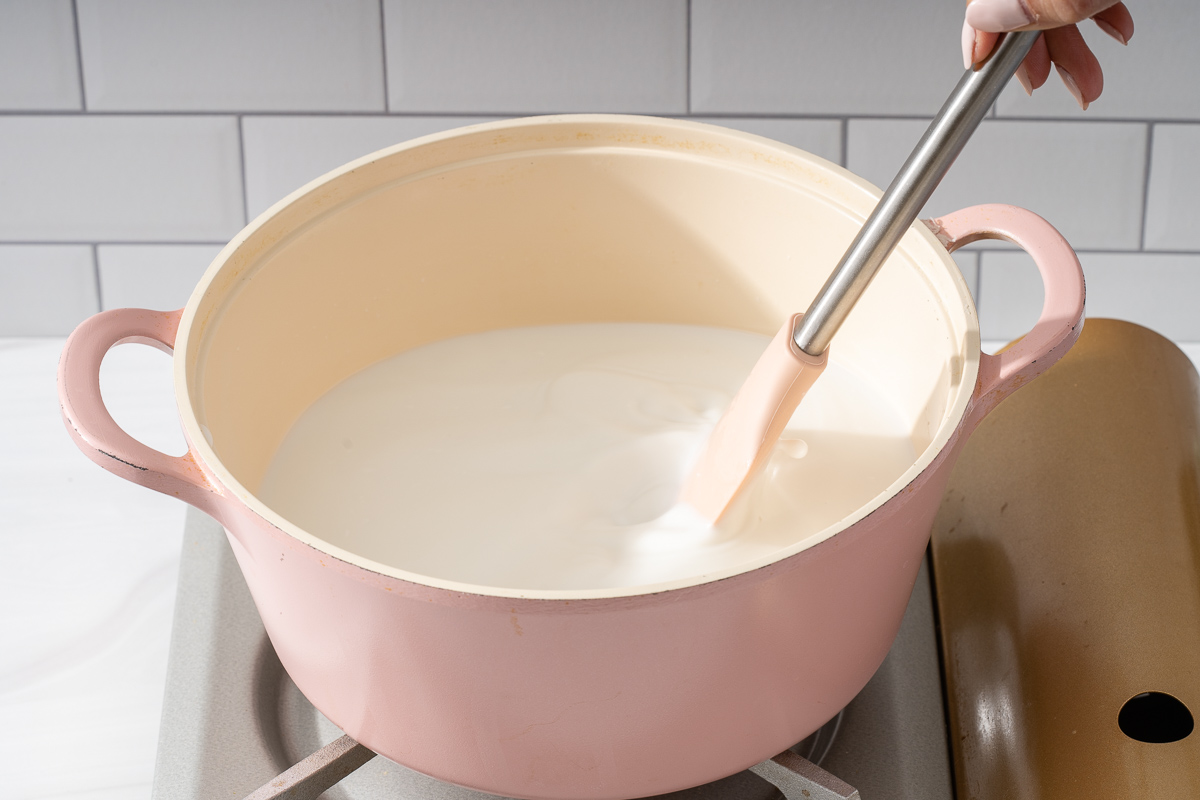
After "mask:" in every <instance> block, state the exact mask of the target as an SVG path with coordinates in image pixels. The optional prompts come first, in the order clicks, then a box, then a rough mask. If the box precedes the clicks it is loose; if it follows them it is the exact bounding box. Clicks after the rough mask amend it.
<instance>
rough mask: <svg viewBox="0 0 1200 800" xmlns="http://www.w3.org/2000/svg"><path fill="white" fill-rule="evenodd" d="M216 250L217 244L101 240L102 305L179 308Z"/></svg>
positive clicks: (98, 257) (160, 308)
mask: <svg viewBox="0 0 1200 800" xmlns="http://www.w3.org/2000/svg"><path fill="white" fill-rule="evenodd" d="M219 252H221V245H180V244H174V245H170V244H157V245H156V244H132V245H116V244H102V245H100V246H99V247H97V248H96V256H97V262H98V264H99V268H100V297H101V300H102V301H103V303H104V308H105V309H109V308H153V309H156V310H159V311H171V310H174V309H176V308H182V307H183V306H184V305H186V304H187V301H188V298H189V297H191V295H192V290H193V289H195V288H196V284H197V283H198V282H199V280H200V276H201V275H203V274H204V270H206V269H207V268H208V265H209V264H210V263H212V260H213V259H214V258H216V257H217V253H219Z"/></svg>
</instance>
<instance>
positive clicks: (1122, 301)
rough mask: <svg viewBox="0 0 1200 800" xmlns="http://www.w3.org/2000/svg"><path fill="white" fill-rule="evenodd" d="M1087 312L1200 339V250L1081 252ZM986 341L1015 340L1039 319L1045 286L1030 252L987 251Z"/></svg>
mask: <svg viewBox="0 0 1200 800" xmlns="http://www.w3.org/2000/svg"><path fill="white" fill-rule="evenodd" d="M1079 261H1080V263H1081V264H1082V265H1083V273H1084V277H1085V279H1086V281H1087V315H1088V316H1089V317H1114V318H1116V319H1124V320H1129V321H1130V322H1136V323H1138V324H1139V325H1144V326H1146V327H1147V328H1151V329H1152V330H1155V331H1158V332H1159V333H1161V334H1162V335H1163V336H1166V337H1168V338H1171V339H1177V340H1182V341H1193V342H1194V341H1200V314H1197V313H1196V306H1197V300H1200V254H1196V255H1176V254H1170V253H1080V254H1079ZM980 292H981V294H982V296H983V299H982V302H981V303H980V317H981V321H982V325H983V338H985V339H1013V338H1015V337H1017V336H1021V335H1022V334H1024V333H1025V332H1026V331H1028V330H1029V328H1030V327H1031V326H1032V325H1033V323H1034V322H1036V321H1037V318H1038V314H1039V313H1040V311H1041V306H1042V297H1043V291H1042V284H1041V279H1040V277H1039V276H1038V273H1037V270H1036V268H1035V267H1034V266H1033V262H1032V260H1031V259H1030V258H1029V256H1027V255H1026V254H1025V253H1016V252H1007V253H1002V252H986V253H984V254H983V259H982V268H981V271H980Z"/></svg>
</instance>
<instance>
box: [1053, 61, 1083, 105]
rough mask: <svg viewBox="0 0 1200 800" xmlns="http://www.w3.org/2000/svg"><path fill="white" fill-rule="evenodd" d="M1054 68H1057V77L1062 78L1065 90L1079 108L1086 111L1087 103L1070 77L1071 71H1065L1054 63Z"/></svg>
mask: <svg viewBox="0 0 1200 800" xmlns="http://www.w3.org/2000/svg"><path fill="white" fill-rule="evenodd" d="M1054 68H1055V69H1056V70H1058V77H1060V78H1062V82H1063V83H1064V84H1066V86H1067V91H1068V92H1070V93H1071V96H1072V97H1074V98H1075V102H1076V103H1079V107H1080V108H1082V109H1083V110H1084V111H1087V109H1088V104H1087V103H1085V102H1083V93H1082V92H1080V91H1079V84H1077V83H1075V79H1074V78H1072V77H1071V73H1069V72H1067V71H1066V70H1065V69H1063V68H1062V67H1060V66H1059V65H1058V64H1055V65H1054Z"/></svg>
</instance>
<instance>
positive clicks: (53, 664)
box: [0, 338, 1200, 800]
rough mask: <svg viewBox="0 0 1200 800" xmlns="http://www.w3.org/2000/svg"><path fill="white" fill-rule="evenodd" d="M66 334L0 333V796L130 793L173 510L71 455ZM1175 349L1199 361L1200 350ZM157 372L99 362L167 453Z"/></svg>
mask: <svg viewBox="0 0 1200 800" xmlns="http://www.w3.org/2000/svg"><path fill="white" fill-rule="evenodd" d="M63 342H64V340H63V339H58V338H56V339H0V520H2V521H3V522H0V544H2V545H3V549H4V553H5V558H4V561H3V565H4V578H3V580H2V581H0V609H3V612H2V613H0V641H2V642H8V645H6V646H5V647H4V648H3V649H0V775H3V776H4V777H3V781H4V783H3V785H4V789H3V792H2V793H3V796H4V797H5V798H11V800H34V799H35V798H40V799H48V798H55V800H134V799H135V798H136V799H137V800H143V799H144V798H146V797H148V796H149V793H150V783H151V779H152V776H153V772H154V753H155V747H156V743H157V735H158V725H159V716H160V713H161V708H162V692H163V685H164V681H165V675H166V661H167V646H168V641H169V638H170V628H171V615H172V609H173V604H174V599H175V584H176V574H177V571H178V565H179V548H180V542H181V540H182V533H183V516H184V505H183V504H182V503H180V502H179V501H177V500H173V499H171V498H167V497H165V496H163V495H160V494H157V493H156V492H152V491H149V490H147V489H143V488H142V487H139V486H135V485H133V484H131V483H128V482H126V481H124V480H122V479H120V478H117V477H115V476H113V475H110V474H109V473H107V472H105V471H104V470H102V469H100V468H99V467H97V466H96V465H94V464H92V463H91V462H90V461H88V460H87V459H86V458H85V457H84V456H83V455H82V454H81V453H80V452H79V451H78V450H77V449H76V448H75V445H74V444H73V443H72V442H71V440H70V439H69V438H68V436H67V434H66V431H65V430H64V428H63V424H62V421H61V418H60V417H59V412H58V401H57V394H56V389H55V368H56V366H57V362H58V353H59V351H60V350H61V349H62V345H63ZM1180 346H1181V347H1182V348H1183V349H1184V351H1185V352H1186V353H1187V354H1188V355H1189V356H1190V357H1191V358H1192V361H1193V362H1194V363H1196V362H1198V361H1200V345H1198V344H1181V345H1180ZM988 349H989V350H991V349H994V348H988ZM170 373H171V370H170V359H169V358H168V357H167V356H165V355H163V354H162V353H159V352H158V351H156V350H153V349H151V348H148V347H121V348H117V349H116V350H114V351H113V352H112V353H110V355H109V357H108V358H107V359H106V360H105V363H104V368H103V369H102V372H101V385H102V390H103V392H104V395H105V399H106V402H107V403H108V406H109V409H110V410H111V412H112V414H113V416H114V417H115V418H116V419H117V421H118V422H120V423H121V424H122V425H123V426H124V427H125V429H126V430H127V431H129V432H130V433H131V434H133V435H134V436H136V437H137V438H139V439H141V440H142V441H145V442H147V443H148V444H151V445H153V446H157V447H159V448H160V449H163V450H164V451H166V452H170V453H175V454H179V453H182V452H183V447H184V445H183V437H182V434H181V433H180V432H179V427H178V422H177V417H176V413H175V406H174V399H173V396H172V390H171V374H170Z"/></svg>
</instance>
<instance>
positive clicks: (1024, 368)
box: [931, 205, 1084, 429]
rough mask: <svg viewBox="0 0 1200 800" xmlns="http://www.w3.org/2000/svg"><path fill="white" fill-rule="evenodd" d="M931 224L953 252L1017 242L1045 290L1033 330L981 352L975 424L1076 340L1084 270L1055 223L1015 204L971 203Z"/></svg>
mask: <svg viewBox="0 0 1200 800" xmlns="http://www.w3.org/2000/svg"><path fill="white" fill-rule="evenodd" d="M931 227H933V228H934V232H935V233H936V234H937V236H938V238H939V239H940V240H941V241H942V243H943V244H945V245H946V249H948V250H949V251H950V252H952V253H953V252H954V251H955V250H957V249H958V248H960V247H962V246H963V245H967V244H970V243H971V242H975V241H979V240H980V239H1003V240H1004V241H1008V242H1012V243H1013V244H1015V245H1017V246H1018V247H1021V248H1022V249H1024V250H1025V252H1027V253H1029V255H1030V256H1032V257H1033V262H1034V264H1036V265H1037V268H1038V272H1040V273H1041V275H1042V283H1043V284H1044V285H1045V289H1046V300H1045V302H1044V303H1043V304H1042V314H1041V317H1040V318H1039V319H1038V321H1037V324H1036V325H1034V326H1033V329H1032V330H1030V331H1029V333H1027V334H1026V335H1025V336H1024V337H1023V338H1022V339H1021V340H1020V341H1019V342H1017V343H1016V344H1014V345H1013V346H1012V347H1010V348H1008V349H1007V350H1005V351H1004V352H1003V353H999V354H997V355H994V356H992V355H987V354H986V353H984V354H982V355H981V356H980V363H979V381H978V383H977V384H976V387H975V396H974V398H973V399H972V405H971V408H970V409H969V410H968V412H967V424H968V429H970V428H974V427H975V426H976V425H978V424H979V422H980V420H982V419H983V418H984V417H985V416H987V414H988V412H990V411H991V410H992V409H993V408H995V407H996V406H997V405H998V404H999V403H1000V401H1002V400H1003V399H1004V398H1006V397H1008V396H1009V395H1010V394H1012V393H1013V392H1015V391H1016V390H1017V389H1019V388H1021V386H1023V385H1024V384H1026V383H1028V382H1029V381H1031V380H1033V379H1034V378H1036V377H1037V376H1038V375H1041V374H1042V373H1043V372H1045V371H1046V370H1047V369H1049V368H1050V367H1051V366H1052V365H1053V364H1054V362H1056V361H1058V360H1059V359H1060V358H1062V357H1063V355H1065V354H1066V352H1067V351H1068V350H1070V349H1071V346H1072V345H1073V344H1075V340H1076V339H1078V338H1079V332H1080V329H1081V328H1082V326H1083V300H1084V283H1083V269H1082V268H1081V267H1080V266H1079V258H1078V257H1077V256H1076V255H1075V251H1074V250H1073V249H1071V245H1069V244H1068V243H1067V240H1066V239H1064V238H1063V237H1062V234H1060V233H1059V232H1058V231H1057V230H1055V229H1054V226H1053V225H1051V224H1050V223H1049V222H1046V220H1044V219H1042V218H1041V217H1039V216H1038V215H1037V214H1034V213H1033V212H1032V211H1026V210H1025V209H1023V208H1017V207H1016V206H1006V205H984V206H972V207H970V208H964V209H962V210H961V211H956V212H954V213H953V214H950V215H949V216H946V217H942V218H941V219H935V220H933V221H932V226H931Z"/></svg>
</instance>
